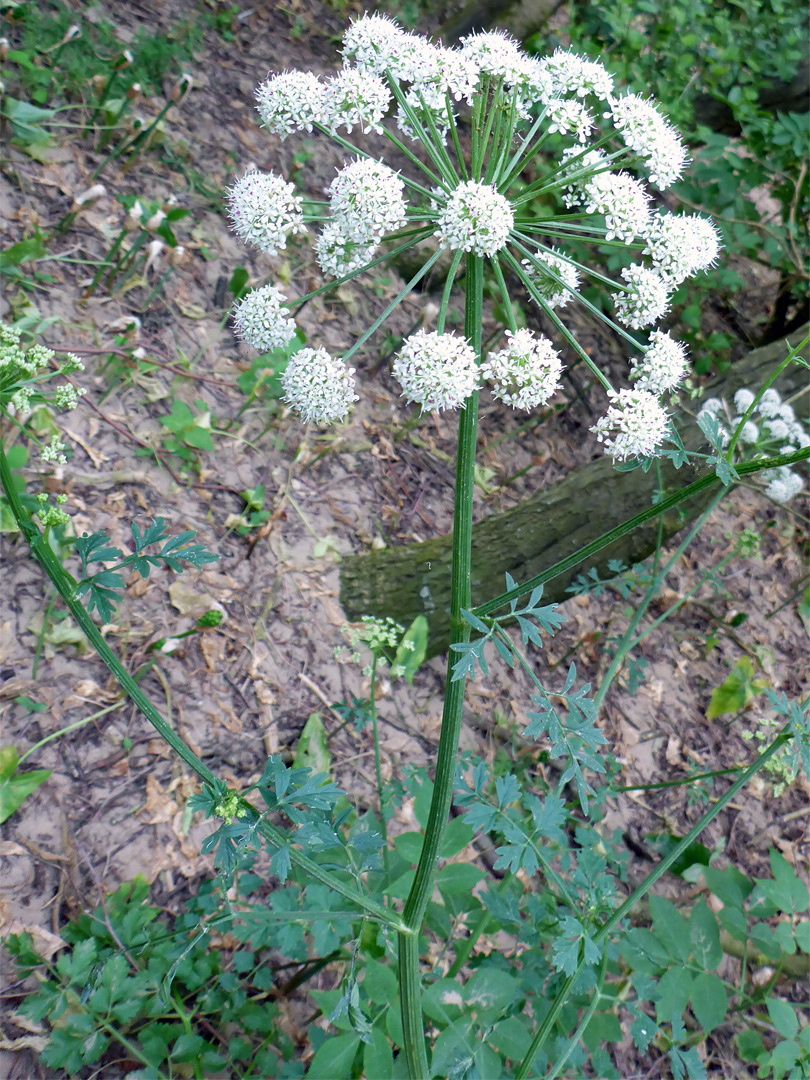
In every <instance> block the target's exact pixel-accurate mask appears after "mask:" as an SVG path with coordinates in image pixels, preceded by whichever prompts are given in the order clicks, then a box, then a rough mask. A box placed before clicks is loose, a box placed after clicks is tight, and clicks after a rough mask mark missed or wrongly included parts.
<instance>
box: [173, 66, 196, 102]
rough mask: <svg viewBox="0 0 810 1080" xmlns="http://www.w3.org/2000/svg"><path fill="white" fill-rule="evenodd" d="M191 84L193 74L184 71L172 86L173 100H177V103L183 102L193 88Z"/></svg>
mask: <svg viewBox="0 0 810 1080" xmlns="http://www.w3.org/2000/svg"><path fill="white" fill-rule="evenodd" d="M191 85H192V78H191V76H190V75H189V74H188V72H187V71H186V72H183V74H182V75H181V76H180V78H179V79H178V80H177V82H176V83H175V84H174V86H173V87H172V101H173V102H175V104H177V103H179V102H181V101H182V100H183V99H184V98H185V97H186V95H187V94H188V92H189V91H190V90H191Z"/></svg>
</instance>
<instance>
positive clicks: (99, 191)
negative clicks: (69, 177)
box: [71, 184, 107, 210]
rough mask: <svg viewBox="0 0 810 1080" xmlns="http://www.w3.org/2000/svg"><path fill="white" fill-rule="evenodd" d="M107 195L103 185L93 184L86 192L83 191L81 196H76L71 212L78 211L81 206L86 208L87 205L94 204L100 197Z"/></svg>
mask: <svg viewBox="0 0 810 1080" xmlns="http://www.w3.org/2000/svg"><path fill="white" fill-rule="evenodd" d="M106 194H107V189H106V188H105V187H104V185H103V184H93V186H92V187H90V188H88V189H87V191H83V192H82V193H81V195H77V196H76V197H75V198H74V200H73V206H72V207H71V209H72V210H78V209H79V207H81V206H86V205H87V204H88V203H94V202H96V201H97V200H98V199H100V198H102V196H104V195H106Z"/></svg>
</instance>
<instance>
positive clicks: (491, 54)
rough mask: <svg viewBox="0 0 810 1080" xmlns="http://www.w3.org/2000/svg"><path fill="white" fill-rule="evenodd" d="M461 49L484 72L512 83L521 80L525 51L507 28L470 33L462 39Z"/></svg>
mask: <svg viewBox="0 0 810 1080" xmlns="http://www.w3.org/2000/svg"><path fill="white" fill-rule="evenodd" d="M461 51H462V53H463V54H464V56H466V57H467V59H468V60H472V61H473V62H474V63H475V65H476V67H477V68H478V70H479V71H480V72H482V73H483V74H486V75H493V76H495V78H502V79H504V81H505V82H506V83H509V84H512V85H514V84H515V83H516V82H519V81H520V76H521V71H522V62H523V58H524V57H523V53H522V52H521V49H520V46H519V45H518V43H517V42H516V41H515V40H514V39H513V38H511V37H510V36H509V34H507V33H506V31H505V30H490V31H485V32H483V33H474V34H468V35H467V36H466V37H463V38H462V39H461Z"/></svg>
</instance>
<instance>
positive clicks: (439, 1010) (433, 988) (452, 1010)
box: [422, 979, 465, 1024]
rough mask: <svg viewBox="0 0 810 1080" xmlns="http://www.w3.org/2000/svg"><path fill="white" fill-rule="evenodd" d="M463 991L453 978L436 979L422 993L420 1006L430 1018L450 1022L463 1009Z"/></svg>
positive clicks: (443, 1022)
mask: <svg viewBox="0 0 810 1080" xmlns="http://www.w3.org/2000/svg"><path fill="white" fill-rule="evenodd" d="M464 996H465V995H464V991H463V989H462V987H461V986H460V985H459V984H458V983H457V982H455V981H454V980H453V979H437V980H436V982H434V983H431V984H430V986H429V987H428V988H427V990H425V992H424V993H423V994H422V1008H423V1009H424V1011H425V1013H426V1015H427V1016H429V1017H430V1018H431V1020H438V1021H439V1022H440V1023H441V1024H451V1023H452V1022H453V1021H454V1020H457V1019H458V1017H459V1016H460V1015H461V1013H462V1012H463V1010H464Z"/></svg>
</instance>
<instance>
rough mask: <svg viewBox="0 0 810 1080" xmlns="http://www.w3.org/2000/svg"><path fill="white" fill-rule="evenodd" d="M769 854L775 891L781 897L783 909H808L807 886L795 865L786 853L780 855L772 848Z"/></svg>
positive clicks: (809, 900) (809, 898) (802, 910)
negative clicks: (795, 869)
mask: <svg viewBox="0 0 810 1080" xmlns="http://www.w3.org/2000/svg"><path fill="white" fill-rule="evenodd" d="M769 856H770V860H771V873H772V874H773V876H774V880H775V883H776V887H777V888H776V890H775V891H776V892H777V894H778V895H779V897H780V907H781V909H782V911H801V912H804V911H807V908H808V905H810V894H808V892H807V886H806V885H805V884H804V882H803V881H800V880H799V878H798V877H797V876H796V874H795V872H794V870H793V867H792V866H791V865H790V863H789V862H788V861H787V859H786V858H785V856H784V855H780V853H779V852H778V851H775V850H774V849H773V848H771V850H770V852H769ZM772 898H773V897H772Z"/></svg>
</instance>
